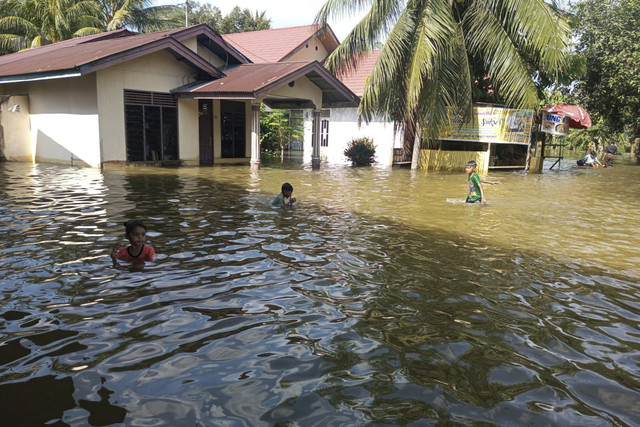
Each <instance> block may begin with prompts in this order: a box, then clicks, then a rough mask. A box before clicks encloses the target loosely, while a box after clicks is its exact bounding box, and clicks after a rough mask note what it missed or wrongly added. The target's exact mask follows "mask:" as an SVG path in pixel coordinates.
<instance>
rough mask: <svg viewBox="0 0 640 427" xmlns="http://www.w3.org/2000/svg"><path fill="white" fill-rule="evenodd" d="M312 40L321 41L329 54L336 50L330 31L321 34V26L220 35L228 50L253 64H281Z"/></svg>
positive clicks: (334, 37)
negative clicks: (229, 47)
mask: <svg viewBox="0 0 640 427" xmlns="http://www.w3.org/2000/svg"><path fill="white" fill-rule="evenodd" d="M315 37H320V38H321V40H322V42H323V43H324V45H325V46H326V48H327V50H329V51H332V50H334V49H335V48H336V47H337V46H338V39H337V38H336V36H335V34H333V31H332V30H331V28H330V27H328V26H327V29H326V31H324V30H323V29H322V26H321V25H302V26H298V27H288V28H273V29H270V30H261V31H247V32H244V33H233V34H223V35H222V38H224V39H225V40H226V41H227V42H228V43H229V44H230V45H231V46H233V47H234V48H235V49H237V50H238V51H239V52H240V53H242V54H243V55H244V56H246V57H247V58H248V59H249V60H250V61H251V62H253V63H256V64H258V63H262V64H264V63H267V62H280V61H284V60H286V59H287V58H288V57H289V56H291V55H293V54H294V53H295V52H297V51H298V50H299V49H300V48H301V47H302V46H304V45H305V44H306V43H308V42H309V41H311V40H312V39H314V38H315Z"/></svg>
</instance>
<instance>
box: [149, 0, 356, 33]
mask: <svg viewBox="0 0 640 427" xmlns="http://www.w3.org/2000/svg"><path fill="white" fill-rule="evenodd" d="M199 2H200V3H210V4H211V5H212V6H216V7H217V8H218V9H220V11H221V12H222V15H226V14H228V13H229V12H231V10H232V9H233V8H234V7H235V6H238V7H240V9H249V10H251V11H252V12H255V11H256V10H257V11H259V12H262V11H265V12H266V13H265V16H266V17H267V18H271V28H283V27H295V26H298V25H309V24H311V23H312V22H313V19H314V18H315V16H316V14H317V13H318V11H319V10H320V8H322V6H323V5H324V3H325V0H266V1H265V0H199ZM179 3H180V1H179V0H156V2H155V4H156V5H167V4H179ZM363 15H364V12H361V13H359V14H358V15H357V16H354V17H344V18H340V19H334V20H330V21H329V26H330V27H331V29H332V30H333V32H334V33H335V35H336V37H337V38H338V40H340V41H342V40H344V38H345V37H346V35H347V34H348V33H349V31H351V29H352V28H353V26H354V25H355V24H356V23H357V22H358V21H359V20H360V18H361V17H362V16H363Z"/></svg>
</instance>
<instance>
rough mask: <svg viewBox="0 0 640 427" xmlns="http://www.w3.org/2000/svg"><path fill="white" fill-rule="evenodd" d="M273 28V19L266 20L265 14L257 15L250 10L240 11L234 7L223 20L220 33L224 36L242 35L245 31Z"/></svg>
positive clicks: (257, 13) (258, 13)
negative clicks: (231, 34)
mask: <svg viewBox="0 0 640 427" xmlns="http://www.w3.org/2000/svg"><path fill="white" fill-rule="evenodd" d="M269 28H271V19H269V18H265V12H264V11H263V12H258V11H257V10H256V12H255V14H254V13H252V12H251V11H250V10H249V9H244V10H240V8H239V7H238V6H236V7H234V8H233V10H231V12H229V14H228V15H227V16H225V17H224V18H223V19H222V23H221V24H220V32H221V33H222V34H229V33H241V32H244V31H256V30H268V29H269Z"/></svg>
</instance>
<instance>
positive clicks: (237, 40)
mask: <svg viewBox="0 0 640 427" xmlns="http://www.w3.org/2000/svg"><path fill="white" fill-rule="evenodd" d="M222 37H223V38H224V39H225V40H226V41H227V42H228V43H229V44H230V45H231V46H233V47H234V48H235V49H237V51H238V52H240V53H242V54H243V55H244V56H246V57H247V58H249V59H250V60H251V61H252V62H254V63H272V62H289V61H297V60H317V61H319V62H321V63H324V60H325V59H326V58H327V57H328V56H329V54H331V52H333V51H334V50H335V49H336V48H337V47H338V45H339V42H338V40H337V39H336V37H335V35H334V34H333V32H332V31H331V29H330V28H329V29H328V30H327V31H323V30H322V27H320V26H317V25H305V26H298V27H289V28H278V29H269V30H261V31H251V32H245V33H235V34H224V35H223V36H222ZM379 54H380V51H379V50H376V51H372V52H370V53H369V54H366V55H365V56H363V57H362V58H361V59H360V61H359V62H358V67H357V69H355V70H350V71H347V72H345V73H343V74H340V75H338V76H337V77H338V79H339V80H340V81H341V82H342V83H343V84H344V85H345V86H346V87H347V88H349V90H351V92H353V93H354V94H355V95H357V96H358V97H361V96H362V94H363V92H364V84H365V79H366V78H367V76H368V75H369V74H370V73H371V70H372V69H373V65H374V64H375V62H376V60H377V59H378V56H379ZM285 107H286V106H283V107H282V108H285ZM291 109H292V110H293V111H294V113H295V112H298V113H300V114H301V115H302V116H303V117H304V123H305V140H304V142H303V144H302V147H301V148H302V151H303V156H304V158H305V159H307V160H308V159H309V158H311V157H312V149H313V147H312V144H311V135H313V134H314V131H313V130H312V120H311V118H312V116H311V111H310V110H305V109H299V108H296V106H291ZM364 136H367V137H371V138H373V140H374V144H375V145H376V162H377V163H378V164H379V165H384V166H391V164H392V161H393V148H394V145H395V146H396V147H401V144H402V138H401V134H397V135H396V133H395V132H394V124H393V122H391V121H387V120H385V119H383V118H376V119H375V120H373V121H371V122H369V123H364V122H363V123H358V106H357V105H354V106H349V105H345V104H335V103H334V104H333V105H332V106H330V107H329V108H324V109H322V110H321V112H320V147H319V150H320V157H321V158H322V160H324V161H328V162H329V163H345V162H346V161H347V159H346V157H345V156H344V150H345V148H347V144H348V143H349V141H351V140H352V139H354V138H359V137H364Z"/></svg>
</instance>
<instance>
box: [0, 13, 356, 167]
mask: <svg viewBox="0 0 640 427" xmlns="http://www.w3.org/2000/svg"><path fill="white" fill-rule="evenodd" d="M318 30H319V28H318V27H315V28H309V27H306V28H305V29H304V31H303V30H302V29H301V31H300V32H299V33H300V34H301V35H299V38H300V40H302V42H301V43H297V44H291V43H292V42H295V40H293V41H292V40H291V39H287V43H288V46H289V47H280V46H278V45H277V44H276V43H263V44H262V46H263V49H262V50H260V51H257V52H258V54H257V55H253V54H252V53H251V52H254V51H256V50H255V48H252V49H245V48H244V47H245V46H250V45H248V44H247V42H245V41H243V39H242V37H241V35H230V36H221V35H219V34H217V33H216V32H214V31H213V30H211V29H210V28H209V27H208V26H206V25H204V24H202V25H196V26H193V27H188V28H181V29H175V30H168V31H161V32H156V33H150V34H133V33H131V32H129V31H127V30H117V31H112V32H107V33H102V34H97V35H92V36H86V37H79V38H74V39H71V40H66V41H63V42H59V43H55V44H51V45H47V46H43V47H40V48H36V49H32V50H27V51H22V52H17V53H13V54H10V55H5V56H2V57H0V127H1V128H0V150H1V152H0V156H4V157H5V158H7V159H9V160H26V161H48V162H64V163H67V162H71V163H73V162H79V163H80V162H81V163H84V164H86V165H89V166H93V167H104V166H108V165H110V164H113V163H134V164H135V163H139V162H142V163H149V162H151V163H154V164H186V165H212V164H224V163H241V164H248V163H251V165H252V167H255V168H257V167H259V165H260V149H259V148H260V147H259V120H258V118H259V110H260V105H261V103H265V104H266V105H268V106H270V107H272V108H299V109H303V110H305V111H307V112H309V114H307V116H308V118H309V120H308V122H309V127H310V128H311V129H310V130H313V131H314V132H309V135H310V136H309V141H310V143H309V146H314V147H316V151H314V152H313V153H312V158H313V164H314V166H319V155H320V153H319V152H318V149H319V146H320V134H321V132H320V129H321V116H322V111H326V110H330V109H332V108H338V107H341V108H342V107H350V108H355V107H356V106H357V105H358V102H359V99H358V97H357V96H356V95H355V94H354V93H353V92H352V91H351V90H350V89H349V88H348V87H347V86H345V85H344V84H343V83H342V82H341V81H340V80H338V79H337V78H335V77H334V76H333V75H332V74H331V73H329V72H328V71H327V70H326V69H325V68H324V67H323V66H322V64H321V62H320V60H324V58H326V55H327V51H328V49H332V48H335V46H337V40H335V36H333V35H332V33H331V32H330V30H329V31H328V32H322V34H320V32H319V31H318ZM274 31H275V30H274ZM263 41H264V40H263ZM291 46H294V47H293V48H292V47H291ZM278 52H284V54H283V55H282V56H279V55H280V54H279V53H278ZM309 53H311V54H309ZM305 145H306V144H305Z"/></svg>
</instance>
